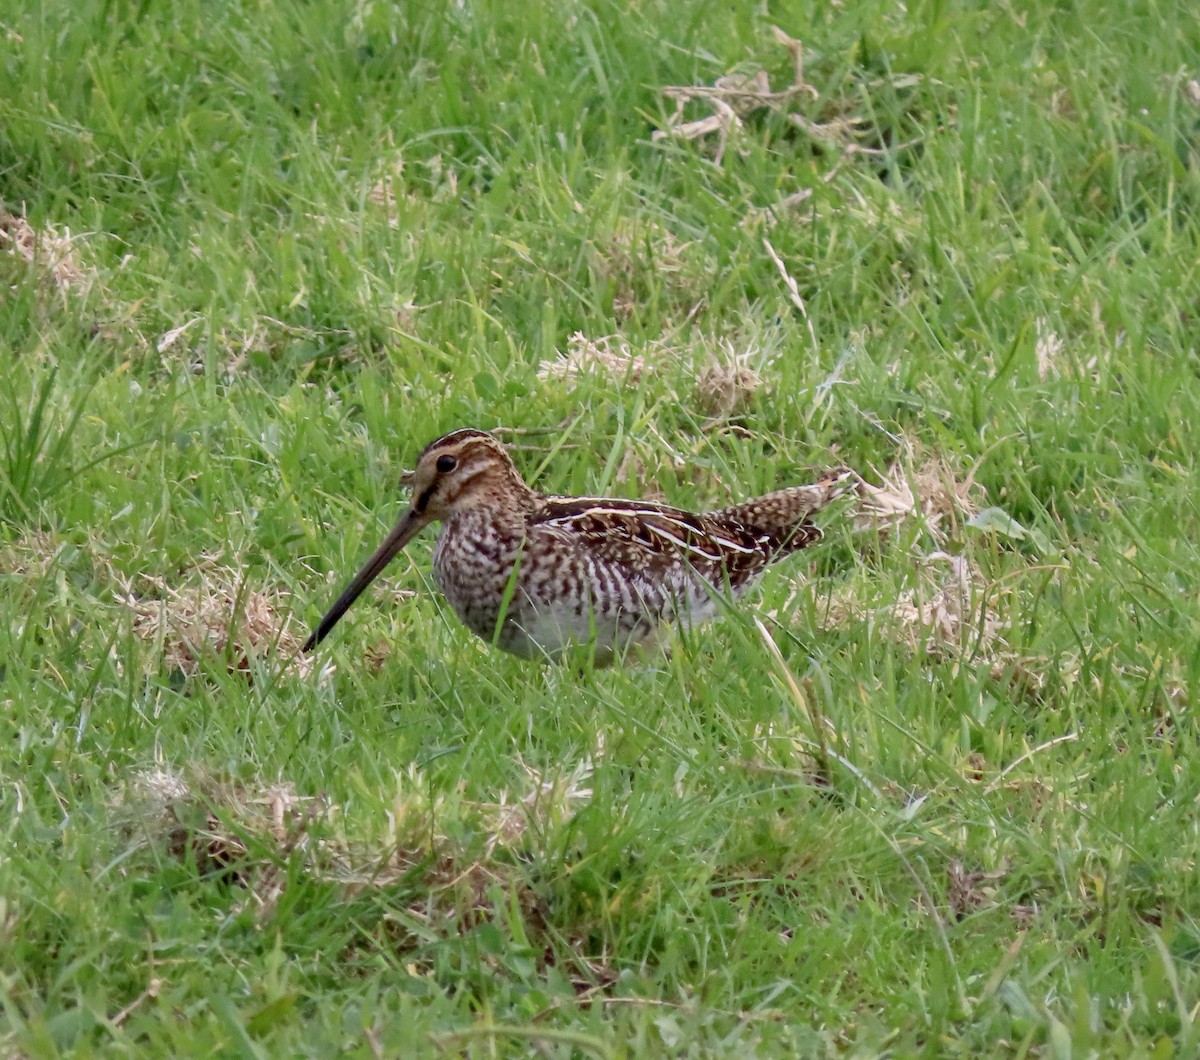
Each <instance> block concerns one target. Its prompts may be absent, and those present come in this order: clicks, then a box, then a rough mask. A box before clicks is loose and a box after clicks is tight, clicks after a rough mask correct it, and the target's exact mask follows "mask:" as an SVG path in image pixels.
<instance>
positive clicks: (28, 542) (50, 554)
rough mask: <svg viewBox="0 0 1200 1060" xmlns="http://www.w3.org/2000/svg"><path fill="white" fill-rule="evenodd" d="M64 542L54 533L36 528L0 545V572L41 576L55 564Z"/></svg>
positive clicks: (19, 575)
mask: <svg viewBox="0 0 1200 1060" xmlns="http://www.w3.org/2000/svg"><path fill="white" fill-rule="evenodd" d="M62 548H63V542H62V541H61V540H60V539H59V538H58V537H56V536H55V535H54V534H50V533H47V532H46V531H44V530H35V531H34V532H32V533H29V534H26V535H24V536H23V537H19V538H17V539H16V540H15V541H10V542H6V543H5V544H4V545H0V574H12V575H16V576H17V577H22V578H25V577H41V576H43V575H45V574H46V573H47V572H48V571H49V570H50V568H51V567H52V566H53V565H54V561H55V559H56V558H57V557H58V554H59V552H60V551H61V549H62Z"/></svg>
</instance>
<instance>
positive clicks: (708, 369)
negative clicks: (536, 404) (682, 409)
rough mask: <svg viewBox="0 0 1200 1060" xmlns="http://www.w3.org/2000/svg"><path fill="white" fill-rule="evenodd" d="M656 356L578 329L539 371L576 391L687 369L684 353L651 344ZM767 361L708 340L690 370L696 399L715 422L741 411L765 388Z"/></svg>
mask: <svg viewBox="0 0 1200 1060" xmlns="http://www.w3.org/2000/svg"><path fill="white" fill-rule="evenodd" d="M650 349H651V350H652V352H653V354H654V356H653V357H646V356H642V355H640V354H636V353H634V352H633V350H632V349H631V348H630V345H629V343H628V342H627V341H626V340H625V339H624V338H622V337H621V336H619V335H606V336H602V337H600V338H596V339H589V338H588V337H587V336H586V335H584V334H583V333H582V332H580V331H577V332H575V334H574V335H572V336H571V338H570V339H569V340H568V343H567V350H566V352H565V353H561V352H560V353H559V356H558V357H557V358H555V359H554V360H548V361H543V362H542V363H541V365H540V366H539V367H538V378H539V379H546V380H549V379H561V380H564V381H565V382H566V383H567V384H568V386H569V387H570V388H571V389H574V388H575V387H576V386H577V385H578V383H579V382H580V381H581V380H584V379H608V380H611V381H612V382H614V383H616V384H618V385H621V386H636V385H637V384H638V383H640V382H642V381H643V380H645V379H648V378H651V377H654V376H656V375H658V374H659V373H660V372H663V371H665V370H673V369H677V368H679V367H681V366H686V360H685V356H686V355H685V354H684V353H683V351H681V350H679V349H676V348H673V347H670V346H667V345H666V344H663V343H653V344H651V347H650ZM767 360H768V357H767V355H765V354H764V352H763V350H762V349H760V348H759V347H758V346H755V345H751V346H749V347H748V348H747V349H745V350H741V351H739V350H737V349H735V347H734V345H733V343H732V342H730V341H729V340H727V339H726V340H720V341H717V342H704V343H702V345H701V348H700V349H699V350H698V351H697V353H696V355H695V360H694V362H693V364H692V365H691V366H690V367H689V368H688V370H689V371H690V372H691V374H692V386H693V399H694V401H695V403H696V405H697V406H698V407H699V408H700V409H702V410H703V411H704V412H705V413H706V414H707V415H708V416H709V417H711V419H713V420H724V419H728V418H729V417H731V416H735V415H737V414H738V413H740V412H743V411H744V410H745V409H746V407H747V406H748V405H749V403H750V401H751V400H752V399H753V397H754V395H755V394H757V393H758V392H759V390H760V389H762V387H763V385H764V378H763V375H762V371H761V369H762V368H763V367H764V365H765V363H766V362H767Z"/></svg>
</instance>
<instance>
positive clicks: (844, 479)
mask: <svg viewBox="0 0 1200 1060" xmlns="http://www.w3.org/2000/svg"><path fill="white" fill-rule="evenodd" d="M861 481H862V480H861V479H860V478H859V476H858V474H857V473H856V472H854V471H852V470H851V469H850V468H837V469H835V470H833V471H830V472H829V473H827V474H826V475H824V476H823V477H822V478H821V479H820V480H819V481H817V482H814V483H813V484H812V485H810V486H791V487H789V488H788V489H782V490H776V491H775V492H774V493H768V494H766V495H765V496H762V497H756V498H754V499H753V500H749V501H745V502H744V503H742V504H735V505H734V506H733V507H731V508H722V509H721V510H720V511H716V512H710V513H708V515H709V518H712V519H715V520H720V521H722V522H725V523H731V524H734V525H736V526H738V527H740V528H742V529H744V530H745V531H746V532H747V533H749V534H751V535H752V536H754V537H755V538H757V539H759V541H760V542H762V544H763V545H765V546H766V548H767V550H768V551H769V552H772V553H779V552H783V553H788V552H795V551H796V550H797V549H801V548H804V547H806V546H807V545H811V544H813V543H814V542H816V541H819V540H820V538H821V531H820V530H819V529H818V528H817V527H816V526H815V525H814V524H813V523H812V518H813V516H815V515H816V514H817V513H818V512H820V511H821V510H823V509H824V508H828V507H829V506H830V505H831V504H833V503H834V502H835V501H837V500H838V499H839V498H841V497H844V496H845V495H846V494H848V493H852V492H856V491H857V490H858V486H859V483H860V482H861Z"/></svg>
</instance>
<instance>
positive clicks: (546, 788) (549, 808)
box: [113, 749, 615, 991]
mask: <svg viewBox="0 0 1200 1060" xmlns="http://www.w3.org/2000/svg"><path fill="white" fill-rule="evenodd" d="M601 750H602V749H598V753H600V752H601ZM592 769H593V765H592V762H591V761H590V760H589V761H584V762H581V763H579V764H578V765H577V766H575V767H574V768H573V769H571V770H568V771H566V772H564V773H561V774H557V775H554V776H551V775H549V774H546V773H542V772H539V771H537V770H534V769H527V770H526V773H527V783H526V784H524V785H522V786H521V787H520V788H519V789H518V790H516V791H514V792H511V793H510V792H504V793H502V794H501V796H500V798H499V799H498V800H497V801H495V802H467V801H460V800H457V799H454V798H448V797H446V796H444V795H434V796H432V797H431V795H430V793H429V791H430V785H429V783H428V782H427V780H426V779H425V778H424V777H423V776H422V774H421V772H420V771H419V770H418V769H416V768H415V767H410V768H409V769H408V771H407V772H405V773H403V774H398V775H397V778H396V789H395V794H394V796H393V797H392V800H391V808H390V809H389V810H388V811H387V812H386V815H385V818H386V819H385V823H384V826H383V828H382V829H381V830H380V833H379V834H378V835H377V836H375V837H373V838H370V839H366V840H353V841H352V840H350V839H349V838H347V836H346V834H345V831H344V828H343V825H342V818H341V815H340V811H339V807H338V806H336V805H335V804H333V803H332V802H331V801H330V800H329V799H328V798H326V797H325V796H323V795H319V794H318V795H308V796H304V795H299V794H297V792H296V789H295V787H294V785H292V784H290V783H288V782H286V781H282V780H281V781H277V782H274V783H270V782H265V781H264V782H258V783H247V782H244V781H232V780H223V779H220V778H216V777H214V776H212V775H211V774H209V773H207V772H205V771H203V770H200V769H190V770H186V771H182V772H181V771H175V770H169V769H165V768H163V767H161V766H159V767H156V768H155V769H152V770H147V771H144V772H140V773H137V774H135V775H134V776H133V777H132V778H131V779H130V781H129V782H128V783H127V785H126V786H125V788H124V790H123V791H121V792H120V793H118V795H117V797H116V799H115V800H114V808H113V819H114V822H115V824H116V825H117V828H118V831H119V832H120V834H121V835H123V836H124V837H125V838H126V839H127V841H128V843H129V844H130V846H131V848H132V849H133V850H136V849H144V848H152V849H155V850H160V851H165V852H167V853H168V854H170V855H171V856H173V857H176V858H178V859H180V860H182V861H184V862H187V863H194V864H195V866H196V869H197V871H198V872H199V873H200V875H201V876H202V877H205V878H208V879H211V880H215V881H219V882H222V883H225V884H227V885H231V886H236V887H240V888H242V889H243V890H244V892H245V895H246V897H245V904H246V905H247V906H248V907H249V908H251V909H253V911H254V912H255V914H256V916H258V917H259V918H260V919H263V920H265V919H267V918H269V917H270V916H271V915H272V914H273V912H274V911H275V909H276V908H277V906H278V903H279V899H280V898H281V896H282V895H283V894H284V892H285V890H286V888H287V887H288V885H289V881H290V880H295V879H296V878H297V861H299V863H300V870H299V871H301V872H303V873H304V874H305V875H306V876H307V877H308V878H310V879H313V880H316V881H318V882H320V883H322V884H325V885H328V886H330V887H333V888H337V889H338V890H339V891H340V895H341V898H342V900H346V901H349V900H351V899H353V898H355V897H356V896H359V895H362V894H364V893H366V892H386V893H387V894H388V901H387V902H386V903H383V904H382V905H381V906H380V907H378V908H382V909H383V912H381V913H380V920H379V921H378V923H376V924H370V923H363V924H362V928H363V940H362V943H361V945H362V946H364V947H368V948H369V947H371V946H374V945H378V944H379V943H380V942H381V941H384V942H386V944H387V945H389V946H390V947H392V948H394V949H400V950H410V949H416V948H418V947H420V946H424V945H426V944H427V943H428V941H429V939H430V938H436V937H448V936H455V935H459V934H461V933H462V931H464V930H467V929H469V928H470V927H472V926H474V925H476V924H479V923H483V922H488V921H492V920H494V919H495V918H496V909H495V904H496V903H495V889H496V888H497V887H500V888H501V889H503V891H504V893H505V894H506V895H507V896H509V898H510V899H511V898H515V900H516V903H517V906H518V907H519V908H520V910H521V912H522V915H523V917H524V920H525V925H526V930H527V934H528V935H529V936H530V937H532V938H534V939H537V938H539V937H543V936H544V942H545V952H544V955H543V959H544V960H545V961H546V963H554V961H555V954H554V951H553V950H552V949H551V947H550V940H549V936H546V935H545V928H546V925H547V923H548V915H549V914H548V910H547V909H546V908H545V907H544V904H543V902H542V900H541V898H540V897H539V896H538V895H537V894H536V892H535V891H534V890H533V889H532V887H531V886H530V885H529V883H528V882H527V881H526V879H525V876H524V874H523V873H522V872H521V870H520V865H521V860H520V858H519V857H514V856H512V855H513V852H514V851H520V850H522V849H524V847H525V845H526V844H527V843H528V842H531V841H532V842H535V843H536V842H538V841H539V839H540V838H541V837H542V836H544V834H545V833H546V832H548V831H551V830H553V829H556V828H558V827H561V826H565V825H567V824H568V823H569V821H570V820H571V818H572V817H573V816H574V815H575V814H576V813H577V812H578V811H579V810H580V809H581V808H582V807H583V806H585V805H586V804H587V803H588V801H589V800H590V798H591V789H590V787H589V786H588V785H589V781H590V777H591V774H592ZM448 833H453V834H454V835H455V836H458V837H464V836H469V837H470V838H469V839H464V838H458V839H454V838H451V837H450V835H449V834H448ZM372 908H376V907H372ZM401 909H402V914H401ZM509 911H510V910H509V908H507V907H506V908H505V910H504V913H503V914H502V916H503V917H506V916H508V914H509ZM414 924H420V925H421V927H420V929H417V928H415V927H414ZM559 937H561V935H559ZM354 948H355V947H354V946H352V948H351V949H352V951H353V949H354ZM583 948H584V947H583V945H582V943H581V942H580V944H579V945H577V946H576V947H575V950H576V952H575V953H574V954H572V957H571V961H570V963H571V966H572V967H571V968H569V969H568V974H570V975H571V977H572V979H573V980H574V981H575V982H576V985H577V988H578V989H580V990H585V991H590V990H593V989H596V988H597V986H603V985H606V984H608V983H611V982H612V981H613V979H614V978H615V977H614V976H612V975H611V970H610V969H607V967H606V964H605V962H604V961H603V960H597V959H594V958H589V957H587V956H586V955H584V954H583V952H582V950H583ZM344 956H345V957H346V958H347V959H351V960H352V959H353V958H354V953H353V952H349V953H347V954H345V955H344Z"/></svg>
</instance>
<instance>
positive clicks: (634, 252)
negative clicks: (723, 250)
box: [591, 217, 712, 321]
mask: <svg viewBox="0 0 1200 1060" xmlns="http://www.w3.org/2000/svg"><path fill="white" fill-rule="evenodd" d="M591 258H592V267H593V269H594V270H595V272H596V274H597V276H598V277H599V278H600V279H602V280H604V281H605V282H606V283H608V284H611V286H612V309H613V314H614V316H616V318H617V319H618V320H622V321H623V320H628V319H629V318H630V317H632V316H634V314H635V313H636V312H637V310H638V307H639V306H640V305H642V304H643V303H644V302H645V301H646V300H647V299H648V298H650V297H651V293H652V292H653V291H661V292H663V293H664V294H667V295H668V297H669V300H670V301H671V302H672V303H673V304H675V305H676V306H678V307H681V308H682V309H686V310H687V312H686V315H687V318H688V319H691V318H692V317H694V316H695V315H696V314H697V313H698V312H700V310H701V309H702V308H703V306H704V291H705V289H706V287H707V284H708V283H709V281H710V278H711V275H712V263H711V261H709V260H708V258H707V256H706V254H705V251H704V248H703V246H701V245H700V244H699V243H695V242H690V241H685V240H682V239H680V238H679V237H678V236H677V235H676V234H675V233H674V232H672V231H671V230H670V229H669V228H667V227H666V226H664V225H662V224H660V223H659V222H658V221H656V220H654V219H653V218H647V217H638V218H636V219H635V218H629V217H622V218H620V219H619V220H618V221H617V223H616V225H615V227H614V229H613V231H612V233H611V234H610V235H609V236H608V238H607V239H601V240H598V241H597V242H596V244H595V245H594V246H593V250H592V255H591Z"/></svg>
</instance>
